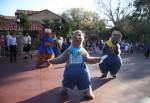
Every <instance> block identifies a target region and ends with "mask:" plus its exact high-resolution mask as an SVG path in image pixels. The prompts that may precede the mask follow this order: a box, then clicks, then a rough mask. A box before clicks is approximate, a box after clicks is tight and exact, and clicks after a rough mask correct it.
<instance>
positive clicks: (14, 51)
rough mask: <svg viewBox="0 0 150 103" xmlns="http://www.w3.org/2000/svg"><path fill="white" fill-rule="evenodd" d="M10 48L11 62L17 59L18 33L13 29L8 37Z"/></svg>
mask: <svg viewBox="0 0 150 103" xmlns="http://www.w3.org/2000/svg"><path fill="white" fill-rule="evenodd" d="M7 45H8V46H9V50H10V62H13V61H14V62H15V61H16V59H17V38H16V33H15V32H14V31H13V32H12V33H11V35H10V37H9V38H8V44H7Z"/></svg>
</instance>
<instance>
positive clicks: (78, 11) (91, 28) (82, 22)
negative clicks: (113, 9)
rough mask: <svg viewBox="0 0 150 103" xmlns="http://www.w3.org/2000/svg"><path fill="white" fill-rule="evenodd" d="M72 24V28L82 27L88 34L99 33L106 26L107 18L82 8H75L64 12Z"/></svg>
mask: <svg viewBox="0 0 150 103" xmlns="http://www.w3.org/2000/svg"><path fill="white" fill-rule="evenodd" d="M62 16H63V17H64V18H66V19H67V21H68V24H69V25H70V26H71V29H70V30H75V29H82V30H83V31H84V32H85V33H86V34H90V35H91V34H99V31H101V30H102V28H105V20H101V19H100V18H99V17H98V14H97V13H95V12H91V11H85V10H84V9H82V8H73V9H70V10H67V11H65V12H63V13H62Z"/></svg>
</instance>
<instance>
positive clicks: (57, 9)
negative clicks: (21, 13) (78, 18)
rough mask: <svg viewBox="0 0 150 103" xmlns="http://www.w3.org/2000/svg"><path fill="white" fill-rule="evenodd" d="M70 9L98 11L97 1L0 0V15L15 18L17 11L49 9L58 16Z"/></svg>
mask: <svg viewBox="0 0 150 103" xmlns="http://www.w3.org/2000/svg"><path fill="white" fill-rule="evenodd" d="M70 8H84V9H85V10H91V11H96V8H97V7H96V1H95V0H0V15H6V16H14V13H15V11H16V9H23V10H35V11H40V10H44V9H48V10H50V11H52V12H54V13H56V14H61V13H62V12H63V11H65V10H68V9H70Z"/></svg>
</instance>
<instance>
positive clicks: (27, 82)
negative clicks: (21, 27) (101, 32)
mask: <svg viewBox="0 0 150 103" xmlns="http://www.w3.org/2000/svg"><path fill="white" fill-rule="evenodd" d="M35 60H36V58H35V57H34V58H33V59H32V60H31V59H27V60H24V59H22V58H21V57H20V58H18V61H17V62H16V63H9V59H8V58H3V59H1V58H0V103H79V102H82V103H128V102H126V101H132V100H134V99H137V100H138V98H144V97H149V96H150V59H145V57H144V56H143V55H142V54H135V55H129V56H124V58H123V65H122V68H121V71H120V72H119V74H118V77H117V78H116V79H111V78H110V76H108V78H106V79H102V80H101V79H100V75H101V73H100V71H99V67H98V65H97V64H92V65H89V69H90V72H91V80H92V88H93V91H94V95H95V96H96V98H95V99H94V100H90V101H82V100H81V96H80V95H79V92H78V90H77V89H75V90H74V91H70V92H69V97H68V99H64V98H62V97H61V96H60V95H59V90H60V86H61V80H62V77H63V71H64V64H61V65H55V66H54V67H53V68H51V69H49V68H41V69H37V68H35V67H34V65H35ZM130 103H131V102H130ZM139 103H150V102H139Z"/></svg>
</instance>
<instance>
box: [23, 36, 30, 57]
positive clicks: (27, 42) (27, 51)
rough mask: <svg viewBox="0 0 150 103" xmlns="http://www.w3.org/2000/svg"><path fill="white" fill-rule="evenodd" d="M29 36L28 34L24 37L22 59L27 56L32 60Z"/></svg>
mask: <svg viewBox="0 0 150 103" xmlns="http://www.w3.org/2000/svg"><path fill="white" fill-rule="evenodd" d="M30 50H31V36H30V35H29V33H26V34H25V36H24V47H23V51H24V52H25V55H24V59H27V57H28V55H29V56H30V57H31V58H32V54H31V51H30Z"/></svg>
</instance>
